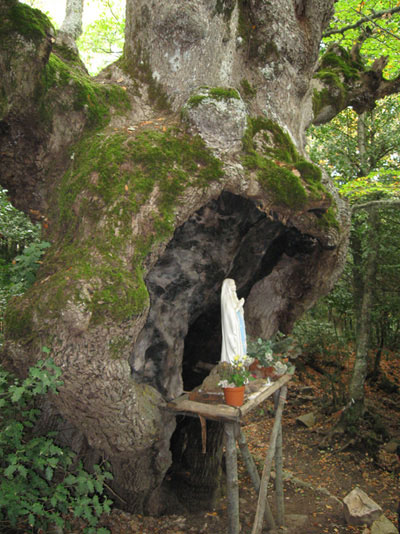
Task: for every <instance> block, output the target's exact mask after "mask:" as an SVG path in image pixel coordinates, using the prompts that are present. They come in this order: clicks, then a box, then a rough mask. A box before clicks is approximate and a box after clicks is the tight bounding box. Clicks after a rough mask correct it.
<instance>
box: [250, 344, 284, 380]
mask: <svg viewBox="0 0 400 534" xmlns="http://www.w3.org/2000/svg"><path fill="white" fill-rule="evenodd" d="M277 345H278V343H274V342H273V341H272V340H270V339H268V340H265V339H261V338H258V339H257V340H256V341H249V342H248V344H247V351H248V355H249V356H250V357H251V358H253V363H252V364H251V366H250V370H251V371H252V372H255V373H256V374H260V375H261V376H263V377H268V376H281V375H283V374H285V373H291V372H293V371H294V366H293V365H291V364H289V362H288V358H286V357H284V356H283V355H282V353H281V352H275V351H274V348H275V347H276V346H277Z"/></svg>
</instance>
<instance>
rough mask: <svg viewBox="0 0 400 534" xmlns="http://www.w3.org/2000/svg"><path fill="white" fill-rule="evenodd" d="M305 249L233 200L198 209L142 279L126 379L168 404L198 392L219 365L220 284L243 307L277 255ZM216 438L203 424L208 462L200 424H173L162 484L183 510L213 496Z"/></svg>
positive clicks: (223, 198)
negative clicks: (143, 305) (146, 303)
mask: <svg viewBox="0 0 400 534" xmlns="http://www.w3.org/2000/svg"><path fill="white" fill-rule="evenodd" d="M312 243H313V242H311V241H310V239H309V237H308V236H304V235H302V234H300V232H298V231H297V230H296V229H294V228H289V227H286V226H285V225H284V224H283V223H281V222H279V221H275V220H272V219H270V218H268V217H267V216H266V215H265V213H264V212H262V211H260V210H259V209H258V208H257V206H256V204H255V203H254V202H253V201H251V200H248V199H245V198H243V197H240V196H238V195H234V194H232V193H229V192H224V193H222V194H221V195H220V197H219V198H218V199H216V200H213V201H211V202H209V203H208V204H207V205H205V206H203V207H202V208H201V209H200V210H199V211H197V212H196V213H195V214H194V215H193V216H192V217H190V219H188V220H187V221H186V222H185V223H184V224H183V225H182V226H180V227H179V228H177V229H176V231H175V234H174V236H173V239H172V240H171V241H170V243H169V244H168V246H167V247H166V249H165V251H164V253H163V255H162V257H160V259H159V260H158V262H157V263H156V265H155V266H154V268H153V269H152V270H151V271H150V272H149V274H148V276H147V278H146V284H147V287H148V290H149V294H150V302H151V306H150V311H149V315H148V318H147V322H146V324H145V326H144V328H143V330H142V332H141V333H140V335H139V337H138V340H137V342H136V344H135V352H134V353H133V354H132V357H131V360H130V363H131V366H132V373H133V377H134V378H135V379H136V380H139V381H144V382H147V383H150V384H151V385H153V386H154V387H156V388H157V389H158V390H159V391H161V392H162V393H163V394H164V395H165V397H166V398H167V399H171V398H175V397H177V396H179V395H180V394H181V393H182V391H183V390H185V391H189V390H192V389H193V388H194V387H196V386H198V385H200V384H201V383H202V381H203V380H204V378H205V377H206V376H207V375H208V374H209V371H210V368H211V367H212V366H213V365H214V364H216V363H217V362H218V361H219V359H220V350H221V321H220V291H221V286H222V282H223V280H224V279H225V278H233V279H234V280H235V281H236V285H237V290H238V296H239V298H241V297H244V298H245V299H246V298H247V296H248V295H249V293H250V291H251V288H252V287H253V285H254V284H255V283H256V282H257V281H259V280H260V279H262V278H264V277H266V276H268V275H269V274H270V273H271V272H272V270H273V269H274V267H275V266H276V264H277V263H278V262H279V260H280V258H281V257H282V255H283V254H285V255H286V256H289V257H291V256H296V255H298V254H308V253H310V252H311V249H312V246H313V245H312ZM310 247H311V248H310ZM220 430H221V425H218V424H217V423H212V424H211V423H210V422H208V423H207V447H208V448H207V451H208V454H207V455H202V454H201V429H200V424H199V421H198V420H197V419H196V418H190V417H178V418H177V427H176V430H175V432H174V434H173V436H172V438H171V453H172V465H171V468H170V471H169V473H168V477H167V478H168V479H169V488H171V485H172V486H173V488H174V489H175V490H176V491H177V494H178V497H179V495H180V496H181V497H182V499H183V500H185V501H186V503H187V502H188V500H189V495H193V502H194V503H197V504H196V506H200V501H199V499H201V496H202V495H203V497H204V498H205V501H206V504H205V506H206V507H207V506H208V505H209V504H210V503H211V502H212V499H213V497H214V496H215V495H216V494H217V490H218V486H219V484H218V476H217V474H218V472H219V471H220V468H219V469H218V468H217V465H216V464H215V462H217V464H218V465H219V466H220V463H221V462H220V457H221V454H222V453H221V451H222V448H221V443H222V441H221V440H222V433H221V432H220Z"/></svg>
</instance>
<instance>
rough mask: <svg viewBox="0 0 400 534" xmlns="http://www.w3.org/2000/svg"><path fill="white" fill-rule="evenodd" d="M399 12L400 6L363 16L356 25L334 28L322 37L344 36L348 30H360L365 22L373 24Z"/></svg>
mask: <svg viewBox="0 0 400 534" xmlns="http://www.w3.org/2000/svg"><path fill="white" fill-rule="evenodd" d="M398 12H400V6H396V7H393V8H392V9H385V10H383V11H376V12H375V13H372V15H363V16H362V17H361V18H360V19H359V20H358V21H357V22H355V23H354V24H349V25H347V26H343V28H333V29H331V30H328V31H326V32H325V33H324V34H323V35H322V37H329V36H330V35H335V34H337V33H341V34H342V35H343V34H344V33H345V32H347V31H348V30H355V29H356V28H359V27H360V26H362V25H363V24H364V23H365V22H371V21H372V20H373V19H380V18H382V17H383V16H384V15H393V14H394V13H398ZM357 13H359V12H358V11H357ZM359 14H361V13H359ZM396 38H397V39H399V37H397V36H396Z"/></svg>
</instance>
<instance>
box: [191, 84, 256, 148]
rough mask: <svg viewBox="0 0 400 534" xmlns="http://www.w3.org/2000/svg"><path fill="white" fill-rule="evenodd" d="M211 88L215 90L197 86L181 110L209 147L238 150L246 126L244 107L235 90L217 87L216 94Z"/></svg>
mask: <svg viewBox="0 0 400 534" xmlns="http://www.w3.org/2000/svg"><path fill="white" fill-rule="evenodd" d="M213 91H214V92H215V91H217V89H208V88H202V89H200V90H199V91H198V92H197V93H196V94H195V95H193V96H192V97H191V98H190V99H189V101H188V105H187V106H185V107H184V110H185V112H186V114H187V117H188V119H189V122H190V123H191V125H192V126H193V127H194V132H198V133H199V134H200V135H201V137H202V138H203V139H204V141H205V143H206V144H207V145H208V146H209V147H211V148H215V149H220V150H222V151H224V150H229V151H236V152H237V151H239V150H240V149H241V147H242V138H243V135H244V132H245V130H246V127H247V112H246V106H245V104H244V102H243V100H242V99H241V98H240V96H239V93H238V92H237V91H234V90H232V89H223V88H219V89H218V92H217V93H216V95H214V93H213ZM220 93H221V94H222V95H223V96H221V95H220ZM196 99H197V100H196ZM191 102H195V103H191Z"/></svg>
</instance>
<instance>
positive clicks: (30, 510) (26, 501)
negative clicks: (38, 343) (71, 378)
mask: <svg viewBox="0 0 400 534" xmlns="http://www.w3.org/2000/svg"><path fill="white" fill-rule="evenodd" d="M45 352H48V349H45ZM60 375H61V370H60V369H59V368H58V367H57V366H56V365H55V364H54V362H53V361H52V360H51V359H46V360H41V361H39V362H38V363H37V364H36V365H35V366H34V367H32V368H31V369H30V371H29V375H28V377H27V378H26V379H25V380H23V381H20V380H18V379H17V378H15V377H13V375H11V374H10V373H8V372H7V371H5V370H4V369H3V368H1V367H0V523H1V524H3V525H9V526H11V527H16V526H21V525H24V526H27V525H29V526H30V527H31V528H32V531H33V530H37V529H43V530H44V531H45V532H47V531H48V529H49V527H50V526H54V525H55V526H58V527H61V528H62V527H63V526H64V525H65V524H66V517H67V516H69V517H74V518H80V519H82V520H83V521H84V523H85V524H86V527H85V529H84V532H85V533H87V534H106V533H108V530H106V529H104V528H96V525H97V523H98V520H99V517H100V515H101V514H102V513H107V512H109V511H110V504H111V501H110V500H109V499H107V498H106V496H105V495H104V483H105V480H106V479H109V478H111V475H110V473H108V472H106V471H103V470H102V469H101V467H100V466H94V472H93V474H89V473H87V472H86V471H85V470H84V469H83V468H82V464H81V463H79V464H78V466H77V467H75V468H74V470H73V471H72V464H73V460H74V456H75V455H74V453H73V452H72V451H69V450H68V449H65V448H61V447H59V446H58V445H57V444H56V442H55V439H54V438H55V436H54V433H50V434H47V435H38V434H37V433H35V424H36V422H37V420H38V417H39V410H38V409H37V407H36V406H35V404H37V403H36V402H35V401H37V398H38V397H40V396H41V395H44V394H46V393H48V392H51V393H57V388H58V387H59V386H60V385H61V384H62V382H61V381H60Z"/></svg>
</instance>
